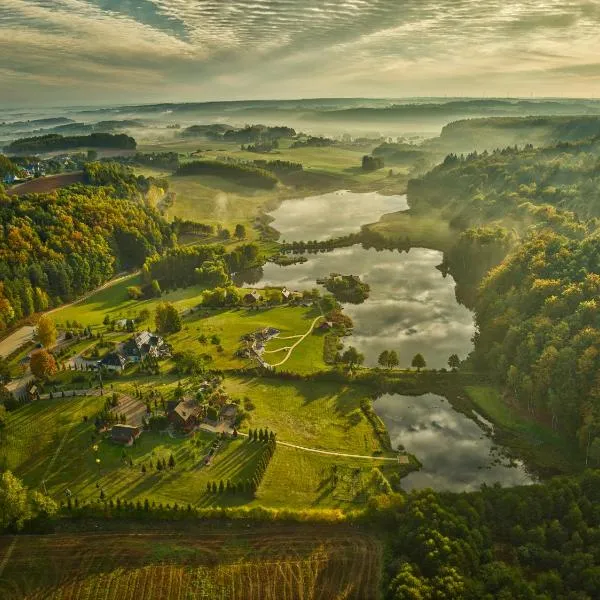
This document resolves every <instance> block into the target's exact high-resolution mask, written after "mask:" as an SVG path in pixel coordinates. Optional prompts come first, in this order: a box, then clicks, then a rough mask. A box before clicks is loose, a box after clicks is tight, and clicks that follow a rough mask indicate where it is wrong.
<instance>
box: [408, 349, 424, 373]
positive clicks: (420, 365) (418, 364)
mask: <svg viewBox="0 0 600 600" xmlns="http://www.w3.org/2000/svg"><path fill="white" fill-rule="evenodd" d="M411 365H412V366H413V367H414V368H415V369H417V371H420V370H421V369H424V368H425V367H426V366H427V363H426V362H425V358H423V355H422V354H420V353H419V354H415V355H414V356H413V359H412V363H411Z"/></svg>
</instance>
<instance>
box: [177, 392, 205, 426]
mask: <svg viewBox="0 0 600 600" xmlns="http://www.w3.org/2000/svg"><path fill="white" fill-rule="evenodd" d="M201 415H202V407H201V406H199V405H198V403H197V402H196V401H195V400H194V399H193V398H186V399H184V400H182V401H181V402H179V404H177V406H176V407H175V408H174V409H173V410H172V411H171V412H170V413H169V420H170V421H171V423H173V425H175V427H177V428H178V429H183V430H184V431H192V429H194V427H196V425H198V423H200V419H201Z"/></svg>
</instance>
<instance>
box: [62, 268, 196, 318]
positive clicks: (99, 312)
mask: <svg viewBox="0 0 600 600" xmlns="http://www.w3.org/2000/svg"><path fill="white" fill-rule="evenodd" d="M140 283H141V279H140V276H139V275H131V276H129V277H126V278H125V279H123V280H122V281H119V282H117V283H115V284H114V285H112V286H110V287H107V288H105V289H103V290H101V291H99V292H97V293H95V294H93V295H92V296H90V297H89V298H87V299H86V300H84V301H83V302H79V303H77V304H74V305H72V306H68V307H66V308H61V309H59V310H57V311H56V312H54V313H53V314H52V318H53V319H54V321H55V322H56V323H57V324H58V325H59V326H64V324H65V323H66V322H67V321H77V322H78V323H81V324H82V325H91V326H92V327H93V326H100V325H101V324H102V321H103V320H104V317H105V316H106V315H108V316H109V317H110V318H111V319H124V318H134V317H135V316H136V315H137V314H138V313H139V312H140V311H141V310H142V309H143V308H147V309H148V310H149V311H150V313H151V314H152V313H153V311H154V309H155V308H156V306H157V304H159V303H160V302H171V303H173V304H174V305H175V306H176V307H177V310H179V311H182V310H184V309H186V308H190V307H192V306H196V305H197V304H198V303H199V302H200V301H201V299H202V292H203V291H204V289H205V288H204V287H202V286H192V287H188V288H185V289H179V290H175V291H171V292H165V293H163V295H162V296H161V297H160V298H152V299H150V300H131V299H130V298H129V297H128V295H127V288H128V287H129V286H132V285H140ZM149 325H150V327H152V326H153V324H152V323H149Z"/></svg>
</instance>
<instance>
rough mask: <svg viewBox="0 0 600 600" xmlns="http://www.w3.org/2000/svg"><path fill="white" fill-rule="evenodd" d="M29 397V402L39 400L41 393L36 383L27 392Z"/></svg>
mask: <svg viewBox="0 0 600 600" xmlns="http://www.w3.org/2000/svg"><path fill="white" fill-rule="evenodd" d="M27 397H28V399H29V400H39V398H40V392H39V390H38V388H37V385H35V383H34V384H33V385H32V386H31V387H30V388H29V389H28V390H27Z"/></svg>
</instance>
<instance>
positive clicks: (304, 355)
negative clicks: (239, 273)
mask: <svg viewBox="0 0 600 600" xmlns="http://www.w3.org/2000/svg"><path fill="white" fill-rule="evenodd" d="M318 314H319V313H318V312H316V311H315V309H312V308H305V307H290V306H279V307H275V308H268V309H261V310H258V311H254V310H252V311H251V310H247V309H230V310H223V311H210V312H208V311H205V310H200V311H198V312H196V313H194V314H193V315H190V316H187V317H185V319H184V321H183V329H182V331H180V332H179V333H177V334H175V335H172V336H170V337H169V343H171V344H172V345H173V348H174V350H175V351H176V352H177V351H178V350H192V351H195V352H198V353H206V354H210V355H211V356H212V357H213V366H214V367H216V368H219V369H235V368H240V367H245V366H252V365H256V364H257V363H256V362H255V361H254V362H252V361H250V360H249V359H242V358H237V357H235V356H234V354H235V352H236V350H238V348H240V345H241V341H240V339H241V337H242V335H244V334H247V333H252V332H254V331H258V330H260V329H264V328H265V327H275V328H276V329H279V330H280V331H281V335H282V336H284V337H285V336H289V335H303V334H304V333H306V331H307V330H308V328H309V327H310V325H311V323H312V321H313V320H314V319H315V317H316V316H318ZM201 335H205V336H206V337H207V338H208V342H207V343H206V344H203V343H201V342H200V341H199V338H200V336H201ZM213 335H216V336H218V338H219V339H220V345H221V346H222V348H223V352H218V351H217V346H216V345H214V344H211V342H210V339H211V337H212V336H213ZM296 341H297V340H288V341H287V342H285V344H283V345H292V344H294V343H295V342H296ZM271 344H273V349H276V348H278V347H281V345H282V341H279V340H277V339H274V340H272V342H269V344H267V346H266V348H267V349H270V348H271ZM277 344H279V345H277ZM284 356H285V354H284V353H283V352H278V353H275V354H266V355H265V360H267V362H270V363H277V362H279V361H280V360H282V359H283V358H284ZM280 368H281V369H284V370H294V371H296V372H300V373H310V372H314V371H318V370H322V369H325V368H326V365H325V363H324V362H323V337H322V336H320V335H309V336H308V337H307V338H306V339H305V340H303V341H302V342H301V343H300V344H299V345H298V346H297V347H296V349H295V350H294V351H293V353H292V356H291V357H290V359H289V360H288V361H287V362H286V363H285V364H284V365H282V366H281V367H280Z"/></svg>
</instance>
